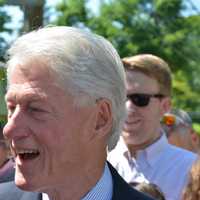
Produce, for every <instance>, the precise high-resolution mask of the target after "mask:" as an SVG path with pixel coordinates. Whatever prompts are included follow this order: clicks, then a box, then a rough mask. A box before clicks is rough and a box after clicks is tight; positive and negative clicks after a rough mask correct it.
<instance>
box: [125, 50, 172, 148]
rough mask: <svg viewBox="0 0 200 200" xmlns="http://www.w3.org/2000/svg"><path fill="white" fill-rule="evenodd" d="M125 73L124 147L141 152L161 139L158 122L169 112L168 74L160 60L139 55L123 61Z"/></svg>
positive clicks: (166, 68)
mask: <svg viewBox="0 0 200 200" xmlns="http://www.w3.org/2000/svg"><path fill="white" fill-rule="evenodd" d="M122 62H123V64H124V68H125V71H126V90H127V101H126V109H127V119H126V121H125V123H124V127H123V129H124V130H123V137H124V139H125V141H126V143H127V144H128V145H129V146H130V147H131V146H132V147H133V149H134V148H136V149H137V148H138V149H140V148H143V147H145V146H147V145H149V144H151V143H153V141H155V140H156V139H157V138H158V137H160V119H161V117H162V116H163V114H164V113H165V112H167V111H168V110H169V109H170V105H171V103H170V96H171V84H172V83H171V71H170V68H169V67H168V64H167V63H166V62H165V61H164V60H162V59H161V58H159V57H157V56H154V55H149V54H141V55H137V56H133V57H127V58H123V59H122Z"/></svg>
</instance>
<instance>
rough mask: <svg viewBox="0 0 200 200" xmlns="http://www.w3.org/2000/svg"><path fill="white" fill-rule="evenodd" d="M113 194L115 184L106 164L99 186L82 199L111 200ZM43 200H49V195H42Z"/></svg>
mask: <svg viewBox="0 0 200 200" xmlns="http://www.w3.org/2000/svg"><path fill="white" fill-rule="evenodd" d="M112 193H113V182H112V176H111V173H110V170H109V168H108V164H107V163H106V165H105V168H104V172H103V175H102V177H101V178H100V179H99V181H98V182H97V184H96V185H95V186H94V187H93V188H92V189H91V190H90V192H89V193H87V194H86V196H84V197H83V198H82V200H96V199H99V200H111V199H112ZM42 200H49V198H48V196H47V194H44V193H43V194H42Z"/></svg>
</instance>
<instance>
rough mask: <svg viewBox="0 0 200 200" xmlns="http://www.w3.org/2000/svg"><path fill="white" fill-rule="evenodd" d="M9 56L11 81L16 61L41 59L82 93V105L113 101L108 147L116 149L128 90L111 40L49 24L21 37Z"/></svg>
mask: <svg viewBox="0 0 200 200" xmlns="http://www.w3.org/2000/svg"><path fill="white" fill-rule="evenodd" d="M8 55H9V60H8V62H7V67H8V69H7V75H8V84H9V79H10V73H11V71H12V67H13V66H15V65H14V64H13V62H14V63H15V62H17V63H19V62H23V61H26V60H27V59H38V58H41V59H43V60H44V61H48V62H47V63H48V66H47V67H49V68H50V69H51V70H53V71H54V72H56V73H57V74H58V76H59V81H60V83H62V84H63V86H64V88H66V89H67V90H70V92H71V93H72V95H75V96H76V95H78V98H77V100H78V101H77V104H78V105H82V104H83V105H84V104H85V103H86V102H88V100H89V99H90V100H91V99H92V100H93V102H95V101H96V100H98V99H100V98H106V99H108V100H110V101H111V103H112V115H113V127H112V132H111V134H110V138H109V141H108V149H109V150H111V149H113V148H114V146H115V145H116V143H117V141H118V138H119V134H120V132H121V127H122V124H123V122H124V116H125V100H126V90H125V73H124V70H123V65H122V63H121V59H120V57H119V55H118V53H117V52H116V50H115V49H114V47H113V46H112V44H111V43H110V42H108V41H107V40H106V39H104V38H103V37H101V36H98V35H95V34H93V33H91V32H89V31H88V32H86V31H83V30H80V29H78V28H74V27H66V26H60V27H45V28H41V29H39V30H37V31H32V32H30V33H28V34H25V35H23V36H21V37H19V38H18V39H17V40H16V41H15V42H14V44H13V45H12V46H11V48H10V49H9V50H8ZM80 95H81V98H80ZM86 96H87V97H88V98H85V97H86ZM86 99H87V100H86ZM81 100H82V101H81ZM85 100H86V101H85Z"/></svg>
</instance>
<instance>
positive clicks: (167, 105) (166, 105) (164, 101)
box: [161, 97, 171, 115]
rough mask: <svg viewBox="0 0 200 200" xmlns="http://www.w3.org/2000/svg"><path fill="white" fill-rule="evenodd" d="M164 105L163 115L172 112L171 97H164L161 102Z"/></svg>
mask: <svg viewBox="0 0 200 200" xmlns="http://www.w3.org/2000/svg"><path fill="white" fill-rule="evenodd" d="M161 104H162V113H161V114H162V115H164V114H165V113H167V112H170V110H171V99H170V97H164V98H163V99H162V101H161Z"/></svg>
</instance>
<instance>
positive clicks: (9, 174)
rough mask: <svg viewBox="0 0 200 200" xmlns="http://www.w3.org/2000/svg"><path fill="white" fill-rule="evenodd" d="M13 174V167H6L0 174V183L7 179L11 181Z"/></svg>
mask: <svg viewBox="0 0 200 200" xmlns="http://www.w3.org/2000/svg"><path fill="white" fill-rule="evenodd" d="M14 176H15V169H14V168H10V169H8V170H7V171H6V172H5V174H4V175H2V176H0V183H5V182H9V181H13V180H14Z"/></svg>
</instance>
